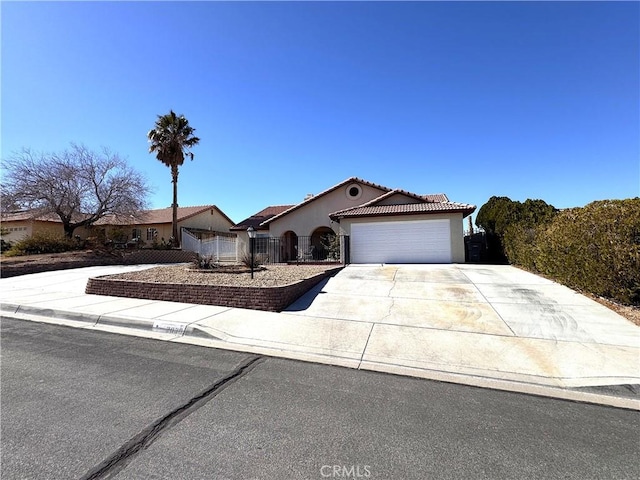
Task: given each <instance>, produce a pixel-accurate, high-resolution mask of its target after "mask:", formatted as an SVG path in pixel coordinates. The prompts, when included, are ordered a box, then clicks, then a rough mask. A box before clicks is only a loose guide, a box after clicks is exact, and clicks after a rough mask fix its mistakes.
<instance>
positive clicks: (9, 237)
mask: <svg viewBox="0 0 640 480" xmlns="http://www.w3.org/2000/svg"><path fill="white" fill-rule="evenodd" d="M0 224H1V225H2V230H3V232H4V234H3V235H2V239H3V240H4V241H6V242H10V243H14V242H17V241H19V240H22V239H24V238H28V237H31V236H33V235H35V234H39V233H47V234H52V235H59V236H62V235H64V227H63V225H62V220H60V217H59V216H58V215H56V214H55V213H42V212H40V211H38V210H22V211H18V212H4V211H3V212H2V213H1V214H0ZM74 233H75V234H76V235H79V236H80V237H81V238H86V237H87V234H88V230H87V229H86V228H85V227H78V228H76V230H75V232H74Z"/></svg>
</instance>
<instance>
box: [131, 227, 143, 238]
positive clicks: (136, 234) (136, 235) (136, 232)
mask: <svg viewBox="0 0 640 480" xmlns="http://www.w3.org/2000/svg"><path fill="white" fill-rule="evenodd" d="M131 238H132V239H133V240H135V239H136V238H142V230H140V229H139V228H134V229H133V230H131Z"/></svg>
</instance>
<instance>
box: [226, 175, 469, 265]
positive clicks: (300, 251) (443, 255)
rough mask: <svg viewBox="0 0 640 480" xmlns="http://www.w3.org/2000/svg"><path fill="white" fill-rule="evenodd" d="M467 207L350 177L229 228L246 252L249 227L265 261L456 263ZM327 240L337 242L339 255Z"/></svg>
mask: <svg viewBox="0 0 640 480" xmlns="http://www.w3.org/2000/svg"><path fill="white" fill-rule="evenodd" d="M475 208H476V207H475V205H468V204H464V203H457V202H451V201H450V200H449V199H448V198H447V196H446V195H445V194H434V195H417V194H414V193H410V192H407V191H404V190H399V189H390V188H387V187H384V186H382V185H377V184H374V183H371V182H368V181H366V180H362V179H360V178H357V177H351V178H348V179H346V180H344V181H342V182H340V183H338V184H337V185H334V186H333V187H331V188H329V189H327V190H325V191H323V192H321V193H319V194H317V195H310V196H308V197H307V198H306V199H305V200H304V201H302V202H301V203H298V204H296V205H290V206H289V205H285V206H279V207H268V208H267V209H264V210H262V211H261V212H258V213H257V214H255V215H253V216H251V217H249V218H248V219H246V220H243V221H242V222H240V223H239V224H237V225H234V226H233V227H232V228H231V231H235V232H237V233H238V238H239V240H240V244H241V248H242V249H244V250H245V251H247V249H248V248H249V242H248V236H247V233H246V230H247V228H248V227H249V226H252V227H253V228H254V229H255V230H257V233H258V238H257V239H256V250H257V253H260V254H264V255H266V256H268V258H269V261H271V262H288V261H294V260H318V261H322V260H331V259H337V258H336V257H338V256H339V259H340V260H341V261H342V262H345V263H452V262H455V263H458V262H464V260H465V255H464V235H463V218H465V217H466V216H468V215H470V214H471V213H473V211H474V210H475ZM333 238H335V239H340V243H339V247H336V248H339V255H337V252H336V250H335V248H332V245H331V244H332V243H334V242H332V239H333ZM334 245H335V243H334Z"/></svg>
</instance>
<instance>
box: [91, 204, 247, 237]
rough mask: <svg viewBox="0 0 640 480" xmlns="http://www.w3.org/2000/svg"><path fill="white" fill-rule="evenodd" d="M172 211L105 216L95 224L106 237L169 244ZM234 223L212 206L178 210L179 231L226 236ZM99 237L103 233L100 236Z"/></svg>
mask: <svg viewBox="0 0 640 480" xmlns="http://www.w3.org/2000/svg"><path fill="white" fill-rule="evenodd" d="M172 218H173V209H172V208H171V207H167V208H161V209H157V210H147V211H146V212H143V213H141V214H140V215H139V216H138V217H137V218H123V217H115V216H111V215H109V216H106V217H104V218H101V219H100V220H98V221H97V222H96V223H95V224H94V227H93V228H94V229H97V230H100V229H101V230H103V231H104V233H105V234H106V236H107V237H109V236H110V233H111V234H112V233H113V232H114V230H119V232H120V234H121V235H123V237H122V238H121V240H124V241H130V240H134V239H135V238H140V239H141V240H142V241H143V242H144V244H147V245H149V244H153V243H168V242H169V239H170V238H171V234H172ZM233 225H234V222H233V221H232V220H231V219H230V218H229V217H228V216H227V215H226V214H225V213H224V212H223V211H222V210H220V209H219V208H218V207H217V206H215V205H200V206H195V207H178V231H180V229H181V228H183V227H184V228H187V229H189V230H190V231H192V232H194V233H204V232H211V233H214V232H219V233H228V232H229V229H230V228H231V227H232V226H233ZM100 233H102V232H100Z"/></svg>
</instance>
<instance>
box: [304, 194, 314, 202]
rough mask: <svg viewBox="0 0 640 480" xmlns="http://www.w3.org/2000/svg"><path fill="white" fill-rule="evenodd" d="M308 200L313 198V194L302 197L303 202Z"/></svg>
mask: <svg viewBox="0 0 640 480" xmlns="http://www.w3.org/2000/svg"><path fill="white" fill-rule="evenodd" d="M310 198H313V193H307V194H306V195H305V197H304V201H305V202H306V201H307V200H309V199H310Z"/></svg>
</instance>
